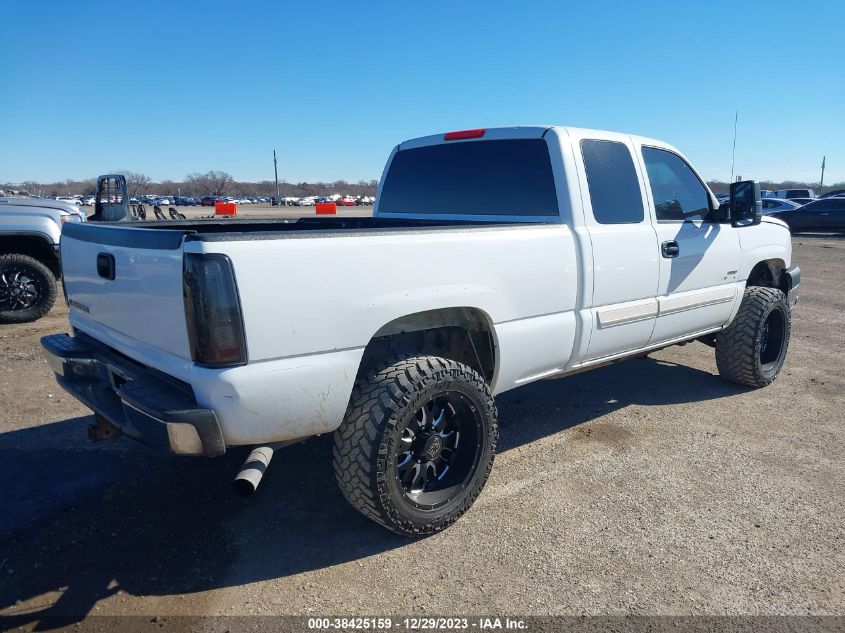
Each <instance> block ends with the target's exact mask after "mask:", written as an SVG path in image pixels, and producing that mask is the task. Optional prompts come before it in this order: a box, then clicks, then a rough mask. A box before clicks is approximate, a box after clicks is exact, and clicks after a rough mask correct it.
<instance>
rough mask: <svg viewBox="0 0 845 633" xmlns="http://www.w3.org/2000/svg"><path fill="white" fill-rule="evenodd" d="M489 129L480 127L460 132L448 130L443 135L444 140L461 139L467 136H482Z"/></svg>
mask: <svg viewBox="0 0 845 633" xmlns="http://www.w3.org/2000/svg"><path fill="white" fill-rule="evenodd" d="M486 131H487V130H486V129H484V128H478V129H477V130H461V131H460V132H447V133H446V135H445V136H444V137H443V140H444V141H460V140H463V139H465V138H481V137H482V136H484V133H485V132H486Z"/></svg>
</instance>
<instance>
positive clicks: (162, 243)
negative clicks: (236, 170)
mask: <svg viewBox="0 0 845 633" xmlns="http://www.w3.org/2000/svg"><path fill="white" fill-rule="evenodd" d="M527 225H530V224H529V223H525V222H521V223H518V224H511V223H507V222H485V221H462V220H453V219H443V220H419V219H410V218H409V219H399V218H373V217H352V218H348V217H306V218H299V219H278V220H173V221H168V220H165V221H149V222H97V223H87V224H84V225H67V226H66V227H65V235H67V236H68V237H71V238H73V239H77V240H83V241H87V242H97V243H100V244H108V245H112V246H132V247H134V248H161V249H168V250H169V249H175V248H178V247H179V246H180V245H181V242H182V239H183V237H184V239H185V240H186V241H204V242H220V241H246V240H266V239H280V238H285V237H290V238H296V237H303V236H304V235H303V234H307V235H310V234H312V233H320V234H322V235H325V236H326V237H329V236H336V235H338V234H343V235H350V234H354V233H356V232H360V233H367V234H372V233H377V232H390V233H402V232H407V231H413V230H444V229H445V230H449V229H455V228H464V229H479V228H490V227H504V226H527ZM126 229H132V230H126ZM136 229H144V230H136Z"/></svg>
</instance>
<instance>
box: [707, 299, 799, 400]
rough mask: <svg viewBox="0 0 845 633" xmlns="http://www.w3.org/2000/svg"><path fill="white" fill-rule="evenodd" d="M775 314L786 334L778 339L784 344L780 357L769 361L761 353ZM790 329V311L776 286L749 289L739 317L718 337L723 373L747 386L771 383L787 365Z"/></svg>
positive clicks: (719, 364) (717, 364)
mask: <svg viewBox="0 0 845 633" xmlns="http://www.w3.org/2000/svg"><path fill="white" fill-rule="evenodd" d="M773 313H775V316H773V317H772V319H773V320H774V321H778V320H779V319H782V333H781V334H780V340H779V341H777V342H778V343H779V345H780V347H779V349H778V354H777V357H776V358H774V359H773V360H771V361H770V362H765V361H766V358H765V357H764V356H761V350H763V349H764V348H763V340H764V331H765V326H766V324H767V322H769V323H770V327H771V322H770V321H769V319H770V316H771V315H773ZM790 330H791V321H790V310H789V306H788V305H787V303H786V296H785V295H784V294H783V292H781V291H780V290H778V289H776V288H764V287H757V286H753V287H749V288H746V289H745V295H744V296H743V298H742V304H740V306H739V312H738V313H737V315H736V318H735V319H734V320H733V321H732V322H731V324H730V325H729V326H728V327H727V328H725V329H724V330H722V331H721V332H720V333H719V335H718V336H717V337H716V366H717V367H718V369H719V375H720V376H721V377H722V378H724V379H725V380H728V381H730V382H733V383H736V384H739V385H745V386H747V387H765V386H766V385H769V384H771V382H772V381H773V380H774V379H775V378H777V375H778V373H780V370H781V368H782V367H783V362H784V360H785V358H786V351H787V348H788V347H789V334H790ZM765 338H768V337H765ZM770 353H771V352H770Z"/></svg>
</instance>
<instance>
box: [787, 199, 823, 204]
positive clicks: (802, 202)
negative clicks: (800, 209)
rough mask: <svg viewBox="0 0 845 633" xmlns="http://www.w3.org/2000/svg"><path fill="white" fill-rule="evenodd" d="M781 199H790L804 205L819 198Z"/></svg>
mask: <svg viewBox="0 0 845 633" xmlns="http://www.w3.org/2000/svg"><path fill="white" fill-rule="evenodd" d="M780 200H789V201H791V202H794V203H795V204H797V205H804V204H810V203H811V202H815V201H816V200H818V198H780Z"/></svg>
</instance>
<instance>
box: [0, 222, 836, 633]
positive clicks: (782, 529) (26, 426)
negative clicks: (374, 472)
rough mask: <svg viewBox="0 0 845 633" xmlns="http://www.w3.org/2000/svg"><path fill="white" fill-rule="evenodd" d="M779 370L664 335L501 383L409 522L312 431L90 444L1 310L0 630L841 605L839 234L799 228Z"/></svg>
mask: <svg viewBox="0 0 845 633" xmlns="http://www.w3.org/2000/svg"><path fill="white" fill-rule="evenodd" d="M794 244H795V259H796V261H797V262H798V263H799V265H800V266H801V269H802V273H803V279H802V285H801V290H802V300H801V303H800V304H799V305H798V307H797V309H796V312H795V315H794V329H793V336H792V343H791V346H790V353H789V356H788V358H787V363H786V367H785V369H784V372H783V373H782V374H781V376H780V378H779V379H778V380H777V382H776V383H775V384H773V385H772V386H770V387H769V388H766V389H763V390H759V391H750V390H746V389H743V388H739V387H735V386H732V385H729V384H727V383H725V382H723V381H721V380H720V379H719V378H718V377H717V376H716V375H715V372H716V366H715V360H714V356H713V351H712V350H711V349H710V348H709V347H706V346H704V345H702V344H700V343H693V344H690V345H687V346H684V347H673V348H669V349H667V350H664V351H660V352H657V353H654V354H652V355H651V356H650V357H649V358H646V359H640V360H631V361H627V362H624V363H620V364H618V365H614V366H611V367H607V368H603V369H598V370H595V371H592V372H588V373H584V374H579V375H576V376H573V377H570V378H566V379H561V380H555V381H546V382H541V383H536V384H533V385H529V386H527V387H524V388H522V389H519V390H516V391H513V392H509V393H507V394H504V395H503V396H501V397H500V398H499V401H498V402H499V407H500V426H501V442H500V453H499V455H498V456H497V458H496V464H495V467H494V469H493V474H492V476H491V479H490V481H489V483H488V484H487V487H486V488H485V490H484V492H483V494H482V495H481V497H480V499H479V500H478V502H477V503H476V505H475V506H474V507H473V508H472V510H471V511H470V512H469V513H468V514H467V515H466V516H465V517H464V518H462V519H461V520H460V521H458V523H457V524H455V525H454V526H453V527H452V528H450V529H448V530H447V531H445V532H444V533H441V534H439V535H436V536H434V537H431V538H428V539H425V540H422V541H415V542H411V541H406V540H404V539H402V538H400V537H397V536H393V535H391V534H390V533H388V532H386V531H385V530H383V529H382V528H379V527H378V526H377V525H375V524H373V523H371V522H370V521H368V520H366V519H364V518H363V517H361V516H359V515H358V514H357V513H356V512H355V511H353V510H352V509H351V508H350V507H348V506H347V505H346V503H345V502H344V500H343V498H342V497H341V495H340V493H339V492H338V491H337V489H336V488H335V485H334V481H333V475H332V472H331V465H330V441H329V438H318V439H315V440H312V441H309V442H307V443H305V444H301V445H298V446H294V447H291V448H288V449H286V450H285V451H284V452H282V453H279V454H278V455H277V456H276V458H275V459H274V461H273V464H272V466H271V468H270V469H269V471H268V474H267V476H266V477H265V480H264V483H262V486H261V489H260V490H259V492H258V494H257V495H256V496H255V497H253V498H251V499H247V500H244V499H240V498H236V497H234V496H233V495H232V494H231V492H230V479H231V477H232V476H233V475H234V473H235V472H236V470H237V468H238V466H239V465H240V462H241V460H242V459H243V458H244V456H245V455H244V451H243V450H236V451H231V452H230V453H229V454H227V455H226V456H225V457H222V458H218V459H214V460H205V459H191V458H177V457H169V456H166V455H159V454H156V453H154V452H152V451H150V450H148V449H146V448H144V447H142V446H139V445H136V444H134V443H132V442H130V441H128V440H122V441H119V442H115V443H112V444H107V445H103V444H100V445H97V446H91V445H89V444H87V443H86V440H85V432H84V429H85V426H86V424H87V423H88V422H90V420H91V418H90V417H88V414H89V412H88V411H87V410H86V409H85V408H84V407H82V406H81V405H80V404H78V403H77V402H76V401H75V400H73V399H72V398H70V397H69V396H67V395H65V394H64V393H63V392H62V391H61V390H59V388H58V387H57V386H56V385H55V383H54V381H53V378H52V375H51V374H50V372H49V370H48V368H47V366H46V363H45V362H44V361H43V360H42V358H41V355H40V351H39V348H38V338H39V337H40V336H41V335H43V334H46V333H52V332H57V331H65V330H66V309H65V307H64V305H63V304H62V305H60V306H57V307H56V308H55V309H54V310H53V312H52V313H51V314H50V315H49V316H48V317H47V318H46V319H44V320H42V321H40V322H38V323H35V324H30V325H21V326H2V328H0V482H2V488H0V618H2V619H0V630H1V629H3V628H5V627H4V622H5V624H6V625H7V626H23V627H24V628H33V627H34V626H36V624H37V623H38V621H39V620H40V619H41V618H43V617H45V616H71V617H74V618H79V617H82V616H85V615H88V614H145V615H148V616H167V617H172V616H176V615H190V614H220V615H222V614H299V615H328V614H334V615H354V614H369V615H378V614H444V615H455V614H482V613H485V614H490V613H494V614H519V615H529V614H537V615H547V614H568V615H580V614H593V615H597V614H602V615H625V614H650V615H701V614H709V615H720V614H746V615H747V614H755V615H768V614H795V615H805V614H813V615H825V614H839V615H843V614H845V521H843V518H845V459H843V458H844V457H845V430H843V421H845V409H843V405H845V389H843V387H845V371H843V368H845V360H843V355H842V349H843V347H845V334H843V332H845V330H843V325H845V312H843V309H845V292H843V289H842V285H841V280H842V277H843V272H845V240H842V239H833V238H831V239H828V238H819V237H800V238H796V239H795V240H794Z"/></svg>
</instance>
